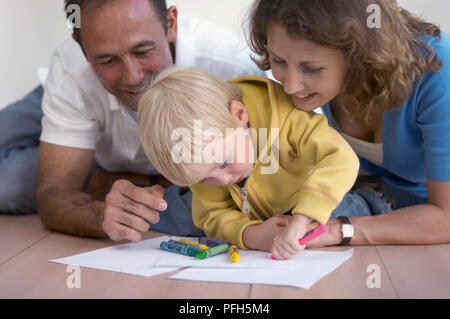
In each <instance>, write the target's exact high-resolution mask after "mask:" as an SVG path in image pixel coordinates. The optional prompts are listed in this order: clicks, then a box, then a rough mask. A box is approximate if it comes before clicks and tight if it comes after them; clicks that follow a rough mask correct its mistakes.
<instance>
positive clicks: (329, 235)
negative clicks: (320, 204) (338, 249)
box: [306, 219, 342, 248]
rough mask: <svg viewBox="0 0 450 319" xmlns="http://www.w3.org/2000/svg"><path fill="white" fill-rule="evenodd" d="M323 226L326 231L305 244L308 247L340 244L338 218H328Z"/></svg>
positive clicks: (340, 235)
mask: <svg viewBox="0 0 450 319" xmlns="http://www.w3.org/2000/svg"><path fill="white" fill-rule="evenodd" d="M325 227H326V228H327V230H328V231H327V232H326V233H324V234H322V235H320V236H319V237H316V238H314V239H313V240H311V241H310V242H309V243H308V244H306V246H307V247H308V248H321V247H326V246H336V245H340V244H341V242H342V233H341V222H340V220H339V219H330V220H328V222H327V223H326V225H325Z"/></svg>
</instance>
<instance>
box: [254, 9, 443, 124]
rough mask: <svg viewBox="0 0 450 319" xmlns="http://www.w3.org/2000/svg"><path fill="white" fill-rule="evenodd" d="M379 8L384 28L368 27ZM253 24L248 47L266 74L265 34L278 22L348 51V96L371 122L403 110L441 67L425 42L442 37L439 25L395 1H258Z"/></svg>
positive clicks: (297, 36)
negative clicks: (430, 74) (419, 86)
mask: <svg viewBox="0 0 450 319" xmlns="http://www.w3.org/2000/svg"><path fill="white" fill-rule="evenodd" d="M374 4H375V5H378V8H379V9H380V13H381V14H380V17H381V27H380V28H369V26H368V18H369V16H370V14H369V13H367V11H368V8H369V6H371V5H372V7H373V5H374ZM372 7H371V8H372ZM369 12H370V11H369ZM249 20H250V25H249V30H248V40H249V44H250V46H251V48H252V49H253V51H254V52H255V53H257V54H258V55H259V56H260V57H261V58H260V59H257V60H255V62H256V63H257V64H258V65H259V67H260V68H261V69H263V70H268V69H270V63H269V54H268V52H267V34H266V33H267V28H268V27H270V26H271V25H273V24H281V25H282V26H283V27H284V28H285V30H286V31H287V33H288V34H289V36H290V37H292V38H293V39H305V40H309V41H312V42H314V43H316V44H318V45H321V46H326V47H329V48H332V49H337V50H341V51H343V52H344V54H345V56H346V58H347V61H348V69H347V77H346V82H345V85H344V89H345V90H344V93H345V94H348V95H350V96H352V97H353V98H354V99H355V100H356V101H357V103H358V108H357V110H358V112H356V114H359V117H361V115H363V116H362V117H363V119H364V120H365V122H366V123H369V122H370V119H371V118H372V117H373V116H379V115H381V114H382V113H384V112H386V111H388V110H391V109H393V108H396V107H399V106H401V105H402V104H403V102H404V101H405V100H406V99H407V98H408V96H410V95H411V94H412V92H413V89H414V86H415V85H416V84H417V82H418V81H419V80H420V78H421V77H422V76H423V75H424V73H426V72H428V71H429V72H437V71H439V70H440V69H441V68H442V64H441V62H440V61H439V60H438V57H437V55H436V54H435V52H434V50H433V48H432V47H431V46H429V45H428V44H426V43H425V42H423V41H425V40H426V38H430V37H439V38H440V34H441V31H440V29H439V27H438V26H436V25H434V24H431V23H427V22H425V21H423V20H422V19H420V18H418V17H415V16H413V15H412V14H411V13H409V12H408V11H407V10H405V9H402V8H400V7H399V6H398V4H397V2H396V1H395V0H256V1H255V4H254V6H253V8H252V11H251V12H250V16H249ZM343 107H344V108H345V106H343ZM347 113H349V112H347ZM349 115H350V116H352V115H351V114H349ZM356 117H358V116H353V118H354V119H356Z"/></svg>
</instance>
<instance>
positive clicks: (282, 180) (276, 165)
mask: <svg viewBox="0 0 450 319" xmlns="http://www.w3.org/2000/svg"><path fill="white" fill-rule="evenodd" d="M138 110H139V114H138V122H139V133H140V137H141V143H142V146H143V148H144V151H145V153H146V154H147V156H148V158H149V160H150V161H151V163H152V164H153V165H154V166H155V168H156V169H157V170H158V171H159V172H160V173H161V174H163V175H164V176H165V177H166V178H167V179H169V180H170V181H171V182H173V183H174V184H177V185H181V186H185V185H190V186H191V190H192V194H193V199H192V216H193V220H194V223H195V225H196V226H197V227H199V228H201V229H203V230H204V231H205V233H206V235H207V236H209V237H213V238H217V239H221V240H225V241H228V242H232V243H234V244H236V245H238V246H239V247H240V248H252V249H260V250H265V251H271V252H272V254H273V255H274V257H276V258H278V259H287V258H291V257H292V256H294V255H295V254H297V253H298V252H300V251H301V250H302V249H304V248H305V246H302V245H299V243H298V240H299V238H301V237H303V236H304V234H305V233H306V232H307V231H308V230H309V227H310V223H311V222H313V221H316V222H318V223H321V224H325V223H326V222H327V220H328V218H329V217H330V214H331V212H332V211H333V210H334V209H335V208H336V207H337V206H338V204H339V202H340V201H341V200H342V198H343V196H344V194H345V193H346V192H347V191H348V190H350V188H351V187H352V185H353V183H354V181H355V179H356V176H357V172H358V168H359V162H358V159H357V157H356V155H355V154H354V152H353V151H352V149H351V148H350V146H349V145H348V144H347V143H346V142H345V141H344V139H343V138H342V137H341V136H340V135H339V134H338V133H337V132H336V131H334V130H333V129H332V128H330V127H329V126H328V123H327V120H326V118H325V117H324V116H322V115H317V114H314V113H307V112H304V111H300V110H297V109H295V107H294V106H293V105H292V102H291V99H290V97H289V96H288V95H286V94H285V93H284V92H283V89H282V87H281V86H280V85H278V84H276V83H275V82H273V81H271V80H269V79H266V78H262V77H257V76H244V77H240V78H237V79H234V80H231V81H230V82H225V81H222V80H220V79H218V78H216V77H215V76H213V75H211V74H209V73H206V72H204V71H201V70H200V69H197V68H192V67H175V68H171V69H168V70H166V71H164V72H162V73H161V74H160V75H159V76H158V77H157V78H156V79H155V80H154V81H153V83H152V85H151V87H150V89H149V91H148V92H147V93H146V94H145V95H144V97H143V98H142V99H141V101H140V103H139V108H138ZM250 129H251V130H250ZM266 133H267V135H266ZM268 168H270V169H268ZM286 212H292V215H293V217H292V218H288V217H285V216H284V217H280V216H279V215H278V214H283V213H286Z"/></svg>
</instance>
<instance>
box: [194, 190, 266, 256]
mask: <svg viewBox="0 0 450 319" xmlns="http://www.w3.org/2000/svg"><path fill="white" fill-rule="evenodd" d="M190 189H191V191H192V219H193V221H194V224H195V225H196V226H197V227H199V228H201V229H203V231H204V232H205V233H206V236H208V237H211V238H215V239H219V240H223V241H227V242H231V243H233V244H235V245H237V246H238V247H239V248H242V249H247V247H246V246H245V245H244V242H243V240H242V234H243V232H244V229H245V228H246V227H248V226H251V225H258V224H261V223H262V220H259V219H253V218H252V216H251V215H245V214H243V213H242V212H241V211H240V210H239V208H238V206H237V205H236V203H235V202H234V200H233V198H232V197H231V195H230V193H229V191H228V190H227V189H226V186H220V187H218V186H211V185H207V184H204V183H200V184H196V185H192V186H191V187H190Z"/></svg>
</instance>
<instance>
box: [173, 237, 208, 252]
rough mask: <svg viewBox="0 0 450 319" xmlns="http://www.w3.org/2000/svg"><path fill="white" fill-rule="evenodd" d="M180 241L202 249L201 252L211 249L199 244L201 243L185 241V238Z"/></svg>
mask: <svg viewBox="0 0 450 319" xmlns="http://www.w3.org/2000/svg"><path fill="white" fill-rule="evenodd" d="M180 241H181V242H182V243H186V244H191V245H196V246H198V247H200V249H201V250H206V249H208V248H209V247H208V246H206V245H203V244H199V243H196V242H195V241H191V240H187V239H184V238H183V239H180Z"/></svg>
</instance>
